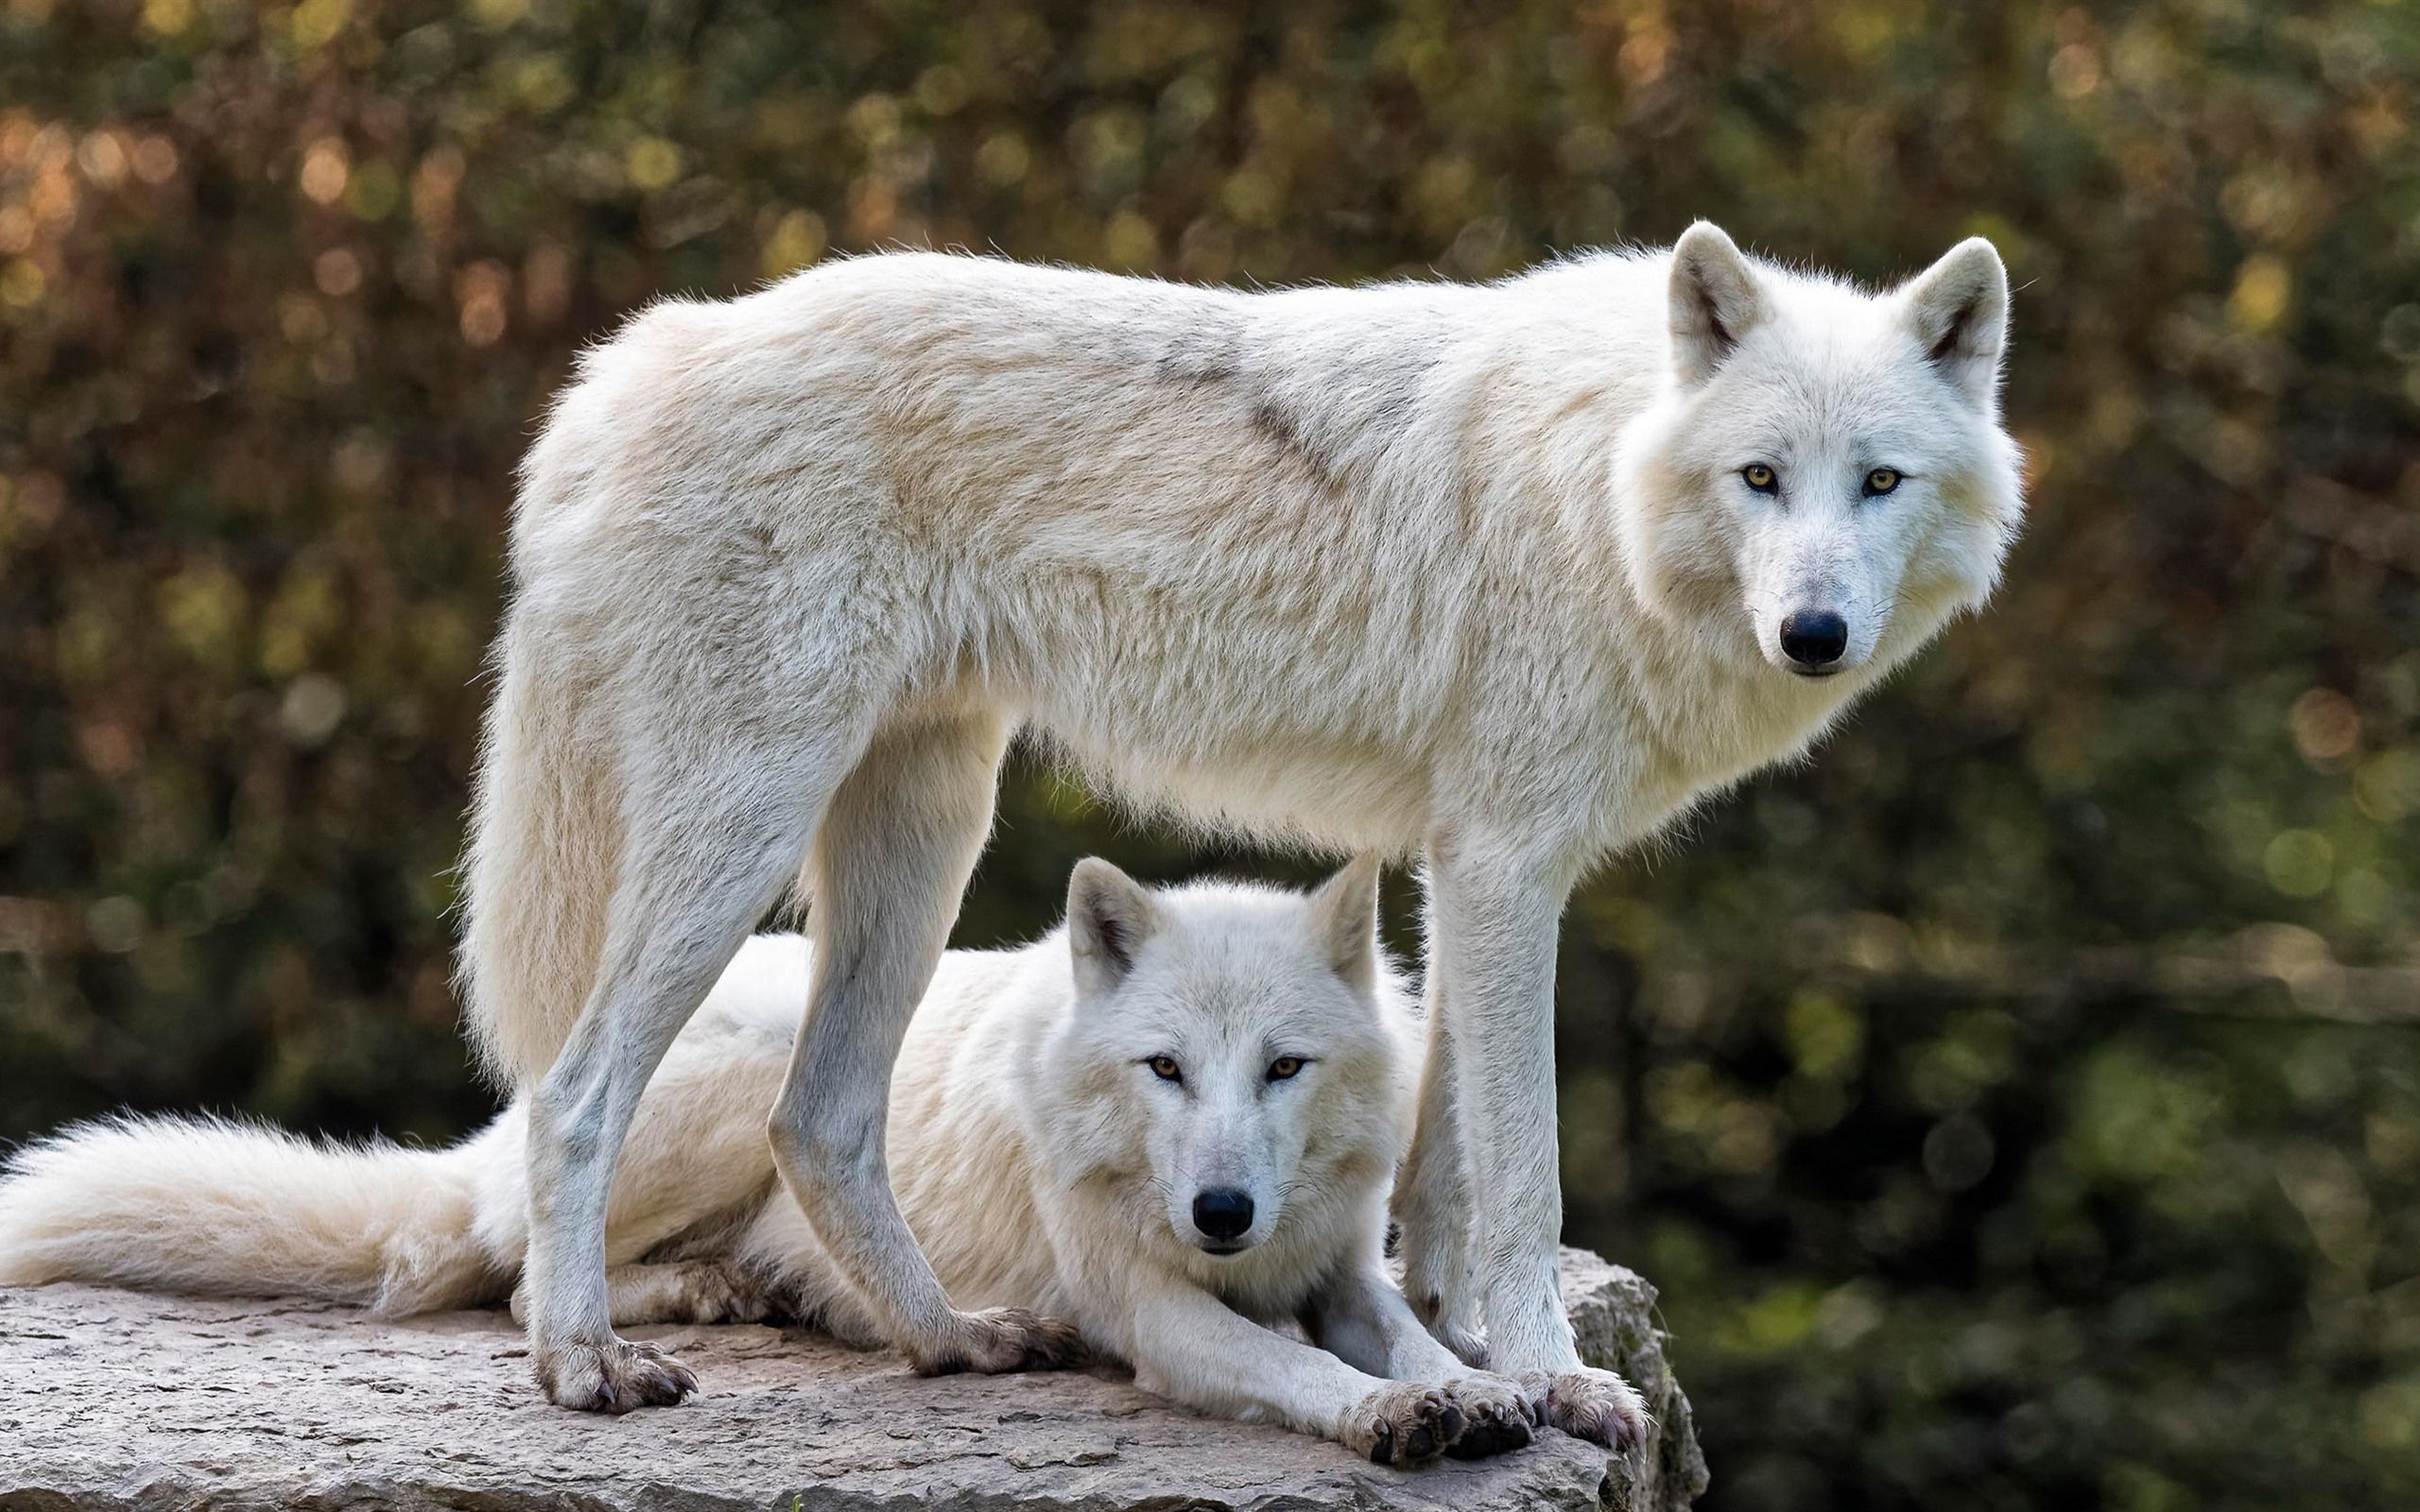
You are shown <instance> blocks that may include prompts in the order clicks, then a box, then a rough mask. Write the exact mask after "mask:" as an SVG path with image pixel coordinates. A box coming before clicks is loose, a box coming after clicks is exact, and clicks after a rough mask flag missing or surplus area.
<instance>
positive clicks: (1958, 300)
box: [1899, 236, 2008, 404]
mask: <svg viewBox="0 0 2420 1512" xmlns="http://www.w3.org/2000/svg"><path fill="white" fill-rule="evenodd" d="M1899 300H1900V304H1901V309H1902V312H1903V313H1902V315H1901V317H1900V318H1902V319H1904V320H1905V321H1907V324H1908V330H1909V331H1910V333H1911V334H1913V335H1914V336H1915V338H1916V343H1917V345H1919V346H1921V347H1923V348H1924V351H1925V356H1926V357H1927V359H1928V360H1929V361H1930V362H1931V363H1932V365H1933V366H1934V367H1936V368H1938V369H1941V374H1942V376H1943V377H1945V378H1946V379H1948V380H1949V381H1950V383H1951V384H1952V385H1954V386H1956V387H1957V389H1958V391H1959V392H1960V393H1962V394H1964V395H1965V396H1966V397H1967V398H1968V399H1969V400H1972V401H1973V402H1974V403H1976V404H1983V403H1985V402H1986V401H1988V400H1989V399H1990V398H1991V396H1992V387H1993V386H1994V385H1995V384H1997V383H1998V381H1999V375H2000V352H2001V349H2002V348H2003V347H2005V346H2006V345H2007V343H2008V269H2007V268H2006V267H2003V266H2001V265H2000V254H1999V251H1998V249H1997V248H1995V247H1993V246H1992V244H1991V243H1990V242H1987V241H1985V240H1984V239H1983V238H1981V237H1980V236H1969V237H1968V238H1966V240H1964V241H1962V242H1960V243H1959V244H1958V245H1957V246H1955V247H1953V248H1951V249H1949V251H1948V253H1947V254H1946V255H1945V256H1944V257H1943V258H1942V260H1941V261H1940V262H1938V263H1935V264H1933V265H1932V266H1930V267H1928V268H1926V269H1925V270H1924V271H1923V272H1921V273H1919V274H1917V275H1916V276H1915V277H1914V278H1912V279H1910V281H1909V282H1908V284H1907V286H1906V287H1905V288H1903V289H1901V290H1900V291H1899Z"/></svg>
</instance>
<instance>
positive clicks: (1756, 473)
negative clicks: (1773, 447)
mask: <svg viewBox="0 0 2420 1512" xmlns="http://www.w3.org/2000/svg"><path fill="white" fill-rule="evenodd" d="M1739 480H1740V481H1741V482H1742V483H1745V484H1747V485H1748V487H1750V488H1752V489H1754V490H1756V491H1757V492H1758V493H1779V492H1780V491H1781V474H1780V473H1778V472H1774V471H1773V470H1772V468H1769V467H1767V466H1765V464H1764V463H1762V462H1751V463H1749V464H1748V465H1747V466H1746V467H1743V468H1741V469H1740V470H1739Z"/></svg>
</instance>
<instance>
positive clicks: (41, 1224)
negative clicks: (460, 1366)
mask: <svg viewBox="0 0 2420 1512" xmlns="http://www.w3.org/2000/svg"><path fill="white" fill-rule="evenodd" d="M1376 899H1377V867H1376V865H1375V864H1374V862H1369V861H1364V862H1361V863H1357V864H1356V865H1355V866H1353V867H1351V868H1347V869H1346V870H1345V871H1344V872H1342V873H1340V875H1339V876H1338V877H1337V878H1336V879H1335V880H1334V881H1332V882H1330V883H1329V884H1328V885H1327V886H1325V887H1324V888H1322V890H1321V891H1319V892H1318V893H1316V894H1314V895H1313V896H1312V897H1310V898H1308V899H1304V898H1300V897H1297V896H1295V895H1294V894H1291V893H1285V892H1278V891H1274V890H1271V889H1268V888H1260V887H1236V886H1196V887H1190V888H1184V889H1179V890H1173V891H1162V892H1151V891H1147V890H1145V889H1144V888H1142V887H1139V886H1137V885H1135V884H1134V883H1133V882H1132V881H1130V880H1129V879H1128V878H1127V877H1126V876H1125V874H1124V873H1122V872H1120V871H1118V870H1117V869H1116V868H1114V867H1111V866H1109V865H1108V864H1107V863H1105V862H1099V861H1088V862H1085V863H1083V865H1081V866H1080V867H1079V868H1077V870H1076V874H1075V877H1074V880H1073V881H1072V882H1071V883H1070V884H1069V888H1068V910H1067V919H1068V923H1067V929H1066V930H1065V932H1064V933H1063V935H1060V936H1053V937H1051V938H1049V939H1046V940H1044V941H1042V942H1041V943H1039V944H1036V945H1032V946H1029V947H1027V948H1026V949H1024V950H1019V951H1008V952H997V953H976V952H959V953H955V954H951V955H949V956H947V957H946V958H945V959H944V961H943V964H942V968H941V970H940V971H939V973H938V975H937V976H936V978H935V980H934V983H933V988H932V991H931V993H930V995H928V996H927V997H926V998H925V1004H924V1006H923V1007H922V1009H921V1010H920V1011H919V1012H918V1014H917V1016H916V1021H915V1023H914V1026H913V1027H912V1028H911V1029H910V1030H909V1032H908V1039H907V1042H906V1045H905V1046H904V1048H903V1050H902V1053H901V1056H900V1061H899V1073H900V1074H899V1078H898V1085H897V1087H896V1088H895V1090H894V1091H893V1094H892V1097H891V1102H890V1137H891V1141H892V1144H893V1147H894V1149H895V1150H896V1153H897V1160H898V1167H897V1170H898V1176H899V1178H900V1188H899V1195H900V1202H901V1205H902V1207H903V1208H904V1209H905V1210H906V1213H907V1216H908V1219H909V1220H910V1221H911V1222H912V1223H913V1224H914V1225H915V1228H916V1231H917V1232H918V1233H920V1234H922V1235H923V1236H924V1239H925V1243H926V1245H927V1246H929V1247H930V1250H931V1253H932V1257H933V1259H934V1261H935V1263H937V1265H938V1267H939V1269H940V1273H941V1275H942V1277H943V1278H944V1279H945V1280H947V1282H948V1284H949V1288H950V1290H951V1292H952V1293H953V1294H955V1295H957V1296H959V1297H963V1298H965V1299H967V1300H970V1301H975V1302H978V1303H986V1304H994V1305H1004V1306H1016V1307H1022V1308H1028V1309H1047V1310H1048V1311H1050V1312H1052V1313H1057V1314H1063V1315H1064V1316H1066V1317H1069V1318H1072V1319H1074V1320H1075V1321H1076V1323H1077V1324H1078V1325H1079V1327H1080V1328H1081V1330H1082V1331H1083V1337H1084V1339H1085V1340H1086V1341H1087V1342H1089V1343H1091V1344H1094V1345H1097V1346H1098V1347H1099V1348H1100V1349H1102V1350H1104V1351H1105V1352H1107V1353H1110V1354H1113V1355H1115V1356H1117V1357H1119V1358H1122V1359H1124V1360H1127V1361H1129V1362H1131V1363H1132V1365H1133V1366H1135V1369H1136V1375H1137V1379H1138V1381H1139V1382H1140V1383H1141V1384H1142V1385H1143V1386H1144V1387H1145V1388H1146V1389H1149V1390H1153V1391H1158V1392H1161V1393H1163V1394H1165V1395H1167V1396H1170V1397H1174V1398H1176V1399H1177V1400H1181V1401H1184V1402H1187V1403H1190V1404H1192V1405H1193V1406H1196V1407H1200V1408H1203V1409H1205V1410H1208V1411H1212V1412H1220V1413H1227V1414H1232V1415H1236V1416H1241V1417H1266V1418H1271V1419H1273V1420H1275V1421H1278V1422H1282V1423H1284V1424H1286V1425H1288V1426H1289V1427H1291V1428H1294V1429H1296V1430H1298V1431H1300V1432H1304V1433H1310V1434H1318V1435H1322V1436H1323V1437H1327V1438H1333V1439H1336V1440H1339V1441H1340V1442H1341V1443H1343V1444H1345V1445H1347V1446H1348V1447H1350V1448H1352V1449H1354V1450H1356V1451H1357V1452H1360V1453H1363V1454H1366V1455H1369V1456H1370V1457H1372V1458H1374V1459H1375V1460H1377V1461H1379V1462H1380V1463H1382V1464H1393V1465H1401V1466H1409V1465H1415V1464H1418V1463H1420V1462H1422V1461H1424V1460H1427V1459H1431V1458H1434V1457H1435V1456H1436V1455H1438V1454H1440V1453H1445V1454H1452V1455H1455V1456H1457V1457H1461V1458H1472V1457H1477V1456H1479V1455H1484V1454H1492V1453H1495V1452H1501V1451H1503V1450H1508V1449H1513V1448H1517V1447H1519V1446H1520V1445H1522V1444H1526V1443H1528V1442H1529V1441H1530V1405H1529V1402H1528V1400H1527V1399H1526V1396H1525V1394H1524V1393H1523V1392H1522V1391H1521V1390H1520V1389H1519V1388H1518V1387H1516V1386H1515V1385H1514V1383H1512V1382H1509V1381H1504V1380H1501V1379H1498V1378H1495V1377H1492V1376H1488V1375H1484V1374H1481V1373H1478V1372H1476V1371H1473V1370H1472V1369H1470V1368H1469V1367H1467V1366H1464V1365H1463V1364H1462V1363H1461V1361H1460V1360H1458V1359H1457V1358H1455V1356H1454V1355H1453V1354H1452V1353H1451V1352H1449V1351H1448V1350H1447V1349H1445V1348H1444V1346H1443V1345H1441V1344H1439V1343H1438V1342H1437V1341H1436V1340H1434V1339H1432V1338H1431V1337H1429V1335H1428V1333H1427V1332H1426V1330H1425V1329H1424V1328H1423V1327H1422V1326H1421V1322H1420V1320H1419V1319H1418V1318H1417V1317H1415V1316H1414V1315H1413V1314H1412V1311H1411V1308H1410V1306H1409V1304H1408V1303H1406V1302H1405V1301H1404V1298H1403V1294H1402V1293H1401V1292H1399V1291H1397V1290H1396V1289H1395V1286H1394V1283H1393V1282H1392V1281H1391V1280H1388V1278H1387V1275H1386V1273H1385V1271H1384V1269H1383V1268H1382V1263H1381V1260H1380V1256H1379V1245H1380V1241H1381V1238H1382V1236H1383V1235H1384V1233H1385V1231H1386V1226H1387V1213H1386V1203H1387V1187H1388V1182H1389V1180H1390V1178H1391V1177H1392V1175H1393V1173H1394V1170H1395V1167H1396V1165H1397V1163H1398V1162H1399V1161H1400V1160H1401V1159H1402V1158H1403V1155H1404V1152H1405V1149H1406V1147H1407V1146H1408V1145H1409V1143H1410V1139H1411V1127H1412V1110H1413V1105H1414V1100H1415V1089H1414V1081H1415V1068H1416V1067H1417V1065H1418V1063H1419V1057H1420V1054H1421V1048H1420V1044H1419V1040H1418V1039H1417V1037H1416V1029H1415V1026H1414V1024H1413V1023H1412V1021H1411V1015H1410V1013H1409V1010H1408V1005H1407V1004H1406V1002H1405V1000H1404V993H1403V989H1402V987H1401V985H1400V984H1399V983H1398V982H1397V980H1396V978H1395V975H1394V972H1393V971H1392V967H1391V966H1390V965H1389V964H1388V963H1387V962H1386V961H1385V959H1384V958H1383V957H1382V956H1381V955H1380V954H1378V952H1377V948H1376V940H1375V925H1376V914H1375V905H1376ZM810 962H811V953H810V951H809V948H808V946H807V943H806V942H805V941H804V940H803V939H800V938H798V937H797V936H767V937H764V938H760V939H755V940H752V941H750V942H749V943H748V944H747V945H746V946H745V947H743V948H742V949H741V951H740V953H739V955H738V958H737V959H736V960H735V961H734V962H733V964H732V967H731V969H730V970H729V971H726V972H725V973H724V974H723V977H722V980H721V982H720V983H719V984H718V985H717V987H716V988H715V990H714V992H713V993H712V995H710V996H709V997H708V998H707V1000H706V1004H705V1007H704V1009H703V1010H702V1011H701V1012H700V1013H699V1015H698V1017H697V1018H696V1020H695V1021H693V1022H691V1023H690V1025H689V1026H688V1027H687V1029H686V1030H684V1031H683V1034H682V1035H681V1037H680V1038H679V1039H678V1040H675V1041H674V1042H673V1046H672V1050H671V1053H670V1054H669V1055H668V1056H667V1057H666V1060H665V1064H664V1068H663V1070H662V1072H661V1073H660V1074H658V1075H657V1076H656V1078H655V1080H654V1082H653V1083H652V1084H651V1085H650V1086H649V1087H648V1091H647V1095H646V1097H645V1098H644V1099H642V1100H641V1102H640V1104H639V1110H638V1117H637V1120H636V1123H635V1125H634V1128H633V1131H632V1137H631V1143H630V1147H629V1152H628V1155H627V1157H626V1158H625V1160H623V1161H622V1168H621V1171H620V1173H619V1174H618V1175H617V1177H615V1180H614V1195H613V1202H612V1204H611V1207H610V1209H609V1217H608V1219H607V1222H606V1230H605V1241H606V1243H605V1252H606V1257H607V1259H608V1260H609V1261H611V1262H612V1263H614V1269H613V1270H612V1271H610V1272H609V1273H608V1275H609V1281H608V1287H607V1295H608V1298H609V1304H608V1305H609V1308H610V1310H611V1312H612V1314H613V1316H614V1322H615V1323H617V1324H631V1323H650V1322H669V1321H683V1322H718V1321H727V1320H733V1319H748V1320H753V1319H758V1318H764V1317H772V1316H783V1317H791V1318H796V1319H799V1320H801V1321H804V1322H809V1323H814V1324H817V1325H819V1326H821V1327H822V1328H824V1329H826V1330H828V1331H830V1332H834V1333H837V1334H838V1335H840V1336H841V1337H842V1338H845V1339H849V1340H852V1341H855V1342H858V1343H862V1344H869V1345H871V1344H879V1343H881V1342H883V1328H882V1325H881V1323H880V1321H879V1320H878V1319H877V1318H875V1317H874V1316H873V1315H872V1314H870V1313H869V1311H868V1309H867V1307H866V1304H865V1302H864V1301H863V1300H862V1298H861V1297H860V1296H859V1294H858V1292H857V1291H856V1287H854V1286H852V1285H851V1284H850V1283H849V1281H848V1280H847V1279H846V1278H845V1277H844V1276H843V1275H841V1274H840V1272H839V1271H838V1269H837V1268H836V1267H835V1265H834V1264H833V1262H832V1258H831V1256H830V1254H829V1253H828V1252H827V1250H826V1249H825V1247H824V1246H823V1245H822V1244H821V1242H819V1240H818V1238H817V1236H816V1232H815V1229H814V1228H813V1227H812V1226H811V1225H810V1224H809V1223H807V1222H806V1220H805V1218H804V1214H802V1213H801V1212H800V1211H799V1209H798V1206H797V1205H796V1204H795V1203H793V1202H791V1201H790V1200H789V1198H788V1197H787V1195H786V1194H783V1192H782V1191H781V1189H780V1186H779V1184H778V1183H777V1182H776V1180H775V1179H774V1176H773V1165H772V1152H771V1150H770V1149H769V1146H768V1145H767V1143H766V1141H765V1136H764V1128H765V1125H764V1116H765V1108H767V1107H769V1105H770V1104H771V1102H772V1099H773V1095H774V1093H775V1092H776V1091H778V1090H779V1088H780V1086H781V1082H782V1074H783V1070H784V1066H785V1063H786V1062H787V1059H788V1047H789V1043H790V1041H791V1040H792V1039H793V1038H795V1036H796V1035H797V1032H798V1025H799V1016H800V1012H801V1009H802V1008H803V1007H804V1004H805V1002H806V986H807V979H808V975H809V969H810ZM526 1128H527V1108H526V1099H525V1105H517V1106H515V1107H514V1108H510V1109H508V1110H507V1111H506V1112H505V1113H504V1115H503V1116H502V1117H500V1118H498V1119H497V1120H496V1121H495V1123H494V1124H493V1125H490V1126H489V1127H488V1128H487V1129H486V1130H485V1131H483V1132H482V1133H480V1134H478V1135H475V1136H474V1137H473V1138H472V1139H470V1140H468V1141H465V1142H464V1143H461V1144H458V1145H456V1146H454V1147H453V1148H451V1149H445V1150H437V1151H427V1150H403V1149H397V1148H395V1147H394V1146H392V1145H377V1146H371V1147H367V1148H362V1149H350V1150H348V1149H332V1148H329V1147H326V1146H322V1145H315V1144H312V1143H307V1142H305V1141H302V1140H297V1139H294V1138H291V1137H290V1136H286V1135H283V1134H278V1133H275V1132H273V1131H271V1130H268V1129H262V1128H256V1127H249V1126H246V1125H231V1124H225V1123H218V1122H213V1121H207V1120H177V1119H158V1120H141V1121H125V1122H120V1123H114V1124H103V1125H90V1126H87V1127H85V1128H82V1129H78V1130H72V1131H70V1132H68V1133H66V1134H64V1135H62V1136H61V1137H60V1138H58V1139H55V1140H52V1141H48V1142H45V1143H41V1144H37V1145H35V1146H34V1147H33V1148H31V1149H29V1150H27V1151H26V1152H24V1153H23V1154H22V1155H21V1156H19V1157H18V1159H17V1160H15V1161H14V1162H13V1168H12V1169H11V1171H10V1172H9V1176H8V1177H6V1178H5V1179H0V1284H20V1285H22V1284H33V1283H40V1282H45V1281H53V1280H99V1281H113V1282H120V1283H125V1284H131V1285H136V1286H147V1287H152V1288H158V1289H164V1290H173V1291H185V1292H206V1293H216V1294H233V1295H256V1294H263V1293H267V1294H277V1293H302V1294H307V1295H313V1296H319V1297H330V1298H333V1299H336V1300H339V1301H347V1302H354V1303H359V1304H362V1305H367V1306H374V1307H377V1308H378V1309H380V1310H381V1311H383V1312H386V1313H389V1314H404V1313H416V1312H426V1311H429V1310H432V1309H437V1308H445V1307H462V1306H469V1305H473V1304H475V1303H481V1302H492V1301H494V1300H497V1299H499V1298H501V1297H502V1296H503V1295H504V1293H505V1291H506V1290H507V1289H509V1288H510V1286H511V1285H512V1278H513V1277H514V1276H515V1275H516V1274H517V1273H518V1272H519V1270H520V1268H521V1263H522V1255H523V1251H524V1247H525V1243H526V1228H527V1211H528V1207H527V1188H526V1185H525V1179H524V1172H525V1166H524V1151H523V1145H524V1140H525V1131H526ZM1296 1321H1300V1322H1301V1323H1302V1324H1303V1325H1304V1326H1305V1329H1306V1330H1307V1331H1308V1332H1309V1333H1310V1335H1311V1337H1312V1338H1313V1339H1314V1340H1315V1341H1316V1343H1317V1344H1318V1345H1319V1346H1320V1347H1319V1348H1313V1347H1312V1346H1311V1345H1306V1344H1303V1343H1301V1342H1298V1341H1295V1340H1291V1339H1288V1338H1286V1337H1283V1336H1281V1335H1280V1334H1278V1333H1276V1332H1271V1330H1270V1329H1268V1328H1265V1327H1263V1326H1262V1325H1263V1324H1264V1323H1293V1322H1296ZM637 1348H639V1349H640V1350H641V1352H642V1354H648V1355H649V1357H652V1356H651V1354H650V1352H649V1351H647V1350H645V1349H644V1347H637ZM664 1364H665V1366H666V1368H674V1367H673V1366H670V1365H669V1363H668V1362H664ZM598 1405H600V1406H603V1407H606V1408H609V1409H618V1408H626V1407H632V1406H637V1405H639V1403H638V1402H636V1401H620V1400H614V1401H605V1402H600V1403H598Z"/></svg>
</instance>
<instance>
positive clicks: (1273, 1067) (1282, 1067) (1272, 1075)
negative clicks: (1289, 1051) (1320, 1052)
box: [1269, 1056, 1308, 1081]
mask: <svg viewBox="0 0 2420 1512" xmlns="http://www.w3.org/2000/svg"><path fill="white" fill-rule="evenodd" d="M1306 1064H1308V1062H1306V1061H1305V1060H1304V1059H1303V1057H1300V1056H1280V1057H1277V1058H1276V1059H1275V1060H1272V1061H1271V1062H1270V1063H1269V1079H1270V1080H1271V1081H1291V1080H1293V1079H1294V1078H1295V1077H1296V1076H1299V1075H1301V1074H1303V1067H1304V1066H1305V1065H1306Z"/></svg>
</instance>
